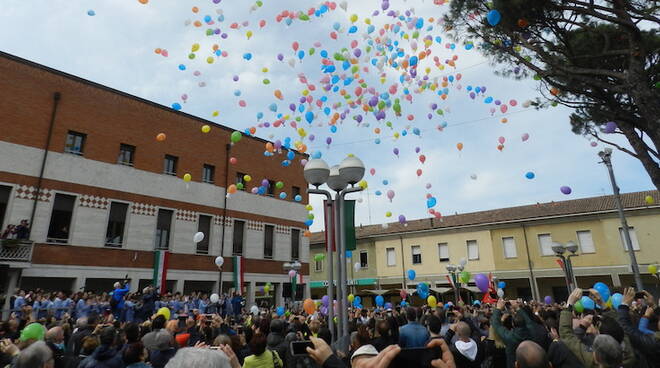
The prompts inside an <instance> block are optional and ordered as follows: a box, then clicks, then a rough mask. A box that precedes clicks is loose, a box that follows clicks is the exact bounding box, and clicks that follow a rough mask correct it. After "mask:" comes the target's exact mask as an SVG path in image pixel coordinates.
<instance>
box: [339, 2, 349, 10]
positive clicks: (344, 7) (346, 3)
mask: <svg viewBox="0 0 660 368" xmlns="http://www.w3.org/2000/svg"><path fill="white" fill-rule="evenodd" d="M339 7H340V8H342V9H344V11H346V9H347V8H348V1H342V2H340V3H339Z"/></svg>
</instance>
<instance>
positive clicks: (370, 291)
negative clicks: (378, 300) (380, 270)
mask: <svg viewBox="0 0 660 368" xmlns="http://www.w3.org/2000/svg"><path fill="white" fill-rule="evenodd" d="M362 291H366V292H369V293H372V294H376V295H383V294H387V293H388V292H389V290H385V289H374V290H362Z"/></svg>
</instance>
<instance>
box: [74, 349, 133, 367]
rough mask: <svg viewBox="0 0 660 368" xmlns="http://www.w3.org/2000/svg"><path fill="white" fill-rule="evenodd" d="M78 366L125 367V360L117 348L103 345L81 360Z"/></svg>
mask: <svg viewBox="0 0 660 368" xmlns="http://www.w3.org/2000/svg"><path fill="white" fill-rule="evenodd" d="M78 368H124V361H123V360H122V358H121V356H120V354H119V353H118V352H117V349H115V348H111V347H109V346H108V345H101V346H99V347H98V348H96V350H94V353H92V355H90V356H88V357H87V358H85V360H83V361H82V362H80V365H79V366H78Z"/></svg>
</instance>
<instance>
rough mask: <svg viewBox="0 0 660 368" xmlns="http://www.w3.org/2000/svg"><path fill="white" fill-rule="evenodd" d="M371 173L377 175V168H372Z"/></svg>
mask: <svg viewBox="0 0 660 368" xmlns="http://www.w3.org/2000/svg"><path fill="white" fill-rule="evenodd" d="M369 173H370V174H371V175H372V176H373V175H376V169H373V168H372V169H370V170H369Z"/></svg>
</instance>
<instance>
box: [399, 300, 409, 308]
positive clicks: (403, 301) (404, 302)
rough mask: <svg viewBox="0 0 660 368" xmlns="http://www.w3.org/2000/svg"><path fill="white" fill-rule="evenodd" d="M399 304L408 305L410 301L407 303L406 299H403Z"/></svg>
mask: <svg viewBox="0 0 660 368" xmlns="http://www.w3.org/2000/svg"><path fill="white" fill-rule="evenodd" d="M399 305H400V306H402V307H405V306H406V305H408V303H406V301H405V300H402V301H401V303H399Z"/></svg>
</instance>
